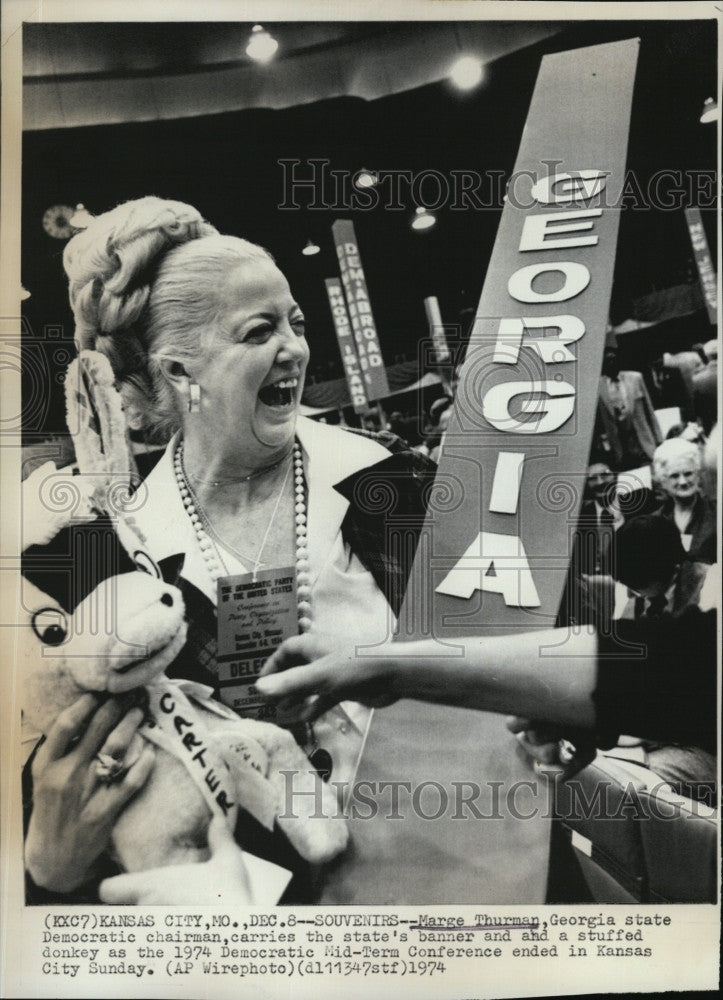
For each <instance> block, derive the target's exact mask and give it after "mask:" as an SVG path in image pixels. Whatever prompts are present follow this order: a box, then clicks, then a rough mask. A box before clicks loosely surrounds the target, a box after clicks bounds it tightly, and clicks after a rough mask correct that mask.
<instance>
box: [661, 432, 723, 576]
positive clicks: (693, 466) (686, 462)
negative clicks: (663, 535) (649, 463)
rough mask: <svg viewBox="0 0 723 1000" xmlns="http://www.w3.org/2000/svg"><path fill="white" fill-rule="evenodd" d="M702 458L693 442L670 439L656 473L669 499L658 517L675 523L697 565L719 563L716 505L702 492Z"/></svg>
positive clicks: (664, 444)
mask: <svg viewBox="0 0 723 1000" xmlns="http://www.w3.org/2000/svg"><path fill="white" fill-rule="evenodd" d="M700 471H701V454H700V449H699V448H698V446H697V445H696V444H694V443H693V442H692V441H686V440H684V439H683V438H680V437H677V438H670V439H669V440H667V441H664V442H663V443H662V444H661V445H659V446H658V448H657V449H656V451H655V454H654V456H653V472H654V475H655V478H656V479H657V481H658V482H659V484H660V486H661V487H662V489H663V491H664V492H665V493H666V494H667V499H666V500H665V501H664V503H663V505H662V506H661V507H660V508H659V510H658V513H659V514H662V516H663V517H666V518H668V519H669V520H671V521H673V522H674V524H675V526H676V527H677V529H678V531H679V532H680V538H681V542H682V543H683V548H684V549H685V550H686V552H687V554H688V558H689V559H691V560H693V561H694V562H703V563H714V562H715V561H716V511H715V504H714V503H713V502H712V501H711V500H709V499H708V498H707V497H706V496H705V495H704V493H703V492H702V489H701V478H700Z"/></svg>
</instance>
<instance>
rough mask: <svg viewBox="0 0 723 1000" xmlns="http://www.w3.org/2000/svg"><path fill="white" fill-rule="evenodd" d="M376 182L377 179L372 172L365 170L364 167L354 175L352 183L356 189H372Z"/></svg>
mask: <svg viewBox="0 0 723 1000" xmlns="http://www.w3.org/2000/svg"><path fill="white" fill-rule="evenodd" d="M378 181H379V178H378V177H377V175H376V174H375V173H374V171H372V170H367V169H366V168H365V167H362V169H361V170H360V171H359V173H358V174H357V175H356V179H355V180H354V183H355V184H356V186H357V187H358V188H370V187H374V185H375V184H377V183H378Z"/></svg>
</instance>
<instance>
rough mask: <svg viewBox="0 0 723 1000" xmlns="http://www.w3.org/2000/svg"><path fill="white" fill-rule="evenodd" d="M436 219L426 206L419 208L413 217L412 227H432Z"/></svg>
mask: <svg viewBox="0 0 723 1000" xmlns="http://www.w3.org/2000/svg"><path fill="white" fill-rule="evenodd" d="M436 221H437V219H436V217H435V216H434V215H432V213H431V212H428V211H427V209H426V208H418V209H416V211H415V213H414V218H413V219H412V229H430V228H431V227H432V226H433V225H434V224H435V223H436Z"/></svg>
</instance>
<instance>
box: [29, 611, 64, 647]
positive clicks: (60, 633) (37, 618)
mask: <svg viewBox="0 0 723 1000" xmlns="http://www.w3.org/2000/svg"><path fill="white" fill-rule="evenodd" d="M32 626H33V631H34V632H35V634H36V636H37V637H38V639H40V641H41V642H43V643H45V644H46V646H59V645H60V644H61V642H65V640H66V639H67V638H68V621H67V618H66V617H65V612H64V611H61V610H60V608H41V610H40V611H36V612H35V614H34V615H33V619H32Z"/></svg>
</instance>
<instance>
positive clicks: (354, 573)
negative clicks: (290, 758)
mask: <svg viewBox="0 0 723 1000" xmlns="http://www.w3.org/2000/svg"><path fill="white" fill-rule="evenodd" d="M297 438H298V440H299V442H300V444H301V447H302V453H303V459H304V472H305V476H306V480H307V484H308V504H307V506H308V515H307V516H308V522H307V527H308V549H309V564H310V575H311V587H312V595H311V605H312V613H311V618H312V627H311V634H312V635H313V634H318V635H320V636H325V637H327V638H328V639H329V640H330V642H332V643H333V642H334V639H335V638H336V639H338V641H339V642H340V644H341V643H343V647H344V648H348V647H349V645H350V644H351V643H354V642H356V643H358V644H359V645H360V646H363V645H371V646H373V645H376V644H378V643H380V642H383V641H384V640H385V639H388V638H390V636H391V632H392V630H393V628H394V626H395V624H396V622H395V619H394V616H393V613H392V611H391V609H390V608H389V605H388V604H387V601H386V598H385V597H384V594H383V593H382V592H381V591H380V590H379V588H378V587H377V584H376V582H375V580H374V578H373V576H372V575H371V573H369V571H368V570H367V569H365V568H364V566H363V565H362V563H361V562H360V561H359V559H358V558H357V557H356V556H355V555H354V554H352V553H351V552H350V551H349V549H348V547H347V546H346V545H345V544H344V541H343V539H342V536H341V523H342V521H343V519H344V515H345V514H346V511H347V509H348V506H349V504H348V501H347V500H346V499H345V498H344V497H342V496H341V494H340V493H338V492H337V491H336V490H335V489H334V485H335V484H336V483H338V482H341V481H342V480H344V479H346V477H347V476H349V475H351V474H352V473H354V472H357V471H359V470H360V469H363V468H366V467H368V466H371V465H375V464H376V463H377V462H379V461H382V460H383V459H384V458H386V457H388V454H389V453H388V452H387V451H386V449H385V448H383V447H382V446H381V445H379V444H377V443H376V442H375V441H371V440H369V439H367V438H363V437H360V436H359V435H355V434H349V433H348V432H346V431H343V430H340V429H339V428H336V427H331V426H328V425H326V424H318V423H315V422H314V421H311V420H308V419H306V418H304V417H300V418H299V420H298V423H297ZM177 443H178V436H175V437H174V438H173V439H172V440H171V442H170V443H169V445H168V447H167V449H166V452H165V454H164V455H163V456H162V458H161V459H160V461H159V462H158V464H157V465H156V466H155V468H154V469H153V470H152V471H151V473H150V474H149V475H148V477H147V478H146V480H145V481H144V483H143V485H142V486H141V488H140V490H139V494H137V501H138V502H137V505H136V506H137V509H136V510H135V511H134V517H135V519H136V522H137V524H138V526H139V527H140V529H141V531H142V533H143V534H144V536H145V538H146V547H147V551H148V554H149V555H150V556H151V557H152V558H153V559H155V560H156V561H157V562H159V561H160V560H161V559H164V558H166V557H167V556H170V555H176V554H178V553H181V552H183V553H185V561H184V564H183V569H182V576H183V577H184V578H185V579H186V580H188V582H189V583H192V584H193V585H194V586H195V587H197V588H198V589H199V590H200V591H201V592H202V593H204V594H205V595H206V596H207V597H208V598H209V600H210V601H212V602H213V604H214V606H215V604H216V584H215V583H214V582H213V580H212V579H211V576H210V574H209V572H208V569H207V566H206V563H205V561H204V559H203V556H202V554H201V550H200V548H199V546H198V540H197V538H196V533H195V531H194V529H193V525H192V524H191V521H190V519H189V517H188V515H187V513H186V511H185V509H184V507H183V503H182V501H181V498H180V495H179V492H178V486H177V483H176V478H175V473H174V470H173V455H174V452H175V448H176V445H177ZM223 555H224V562H225V563H226V565H227V566H228V569H229V571H230V572H231V573H246V572H248V571H249V568H248V567H247V566H246V565H244V564H243V563H242V562H241V561H240V560H238V559H237V558H236V557H235V556H233V554H231V553H229V552H227V550H225V549H224V554H223ZM370 720H371V711H370V710H369V709H367V708H365V707H364V706H362V705H359V704H357V703H356V702H344V703H342V705H339V706H337V707H336V708H335V709H332V710H331V711H330V712H327V713H326V715H324V716H323V717H322V718H321V719H319V720H317V721H316V722H315V723H314V737H315V741H316V742H317V743H318V745H319V746H321V747H323V748H325V749H326V750H328V751H329V753H330V754H331V757H332V761H333V769H332V774H331V779H332V780H333V781H335V782H336V781H341V782H345V781H346V782H350V783H351V782H353V780H354V775H355V773H356V769H357V766H358V763H359V758H360V756H361V752H362V750H363V745H364V740H365V738H366V733H367V730H368V727H369V722H370Z"/></svg>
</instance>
